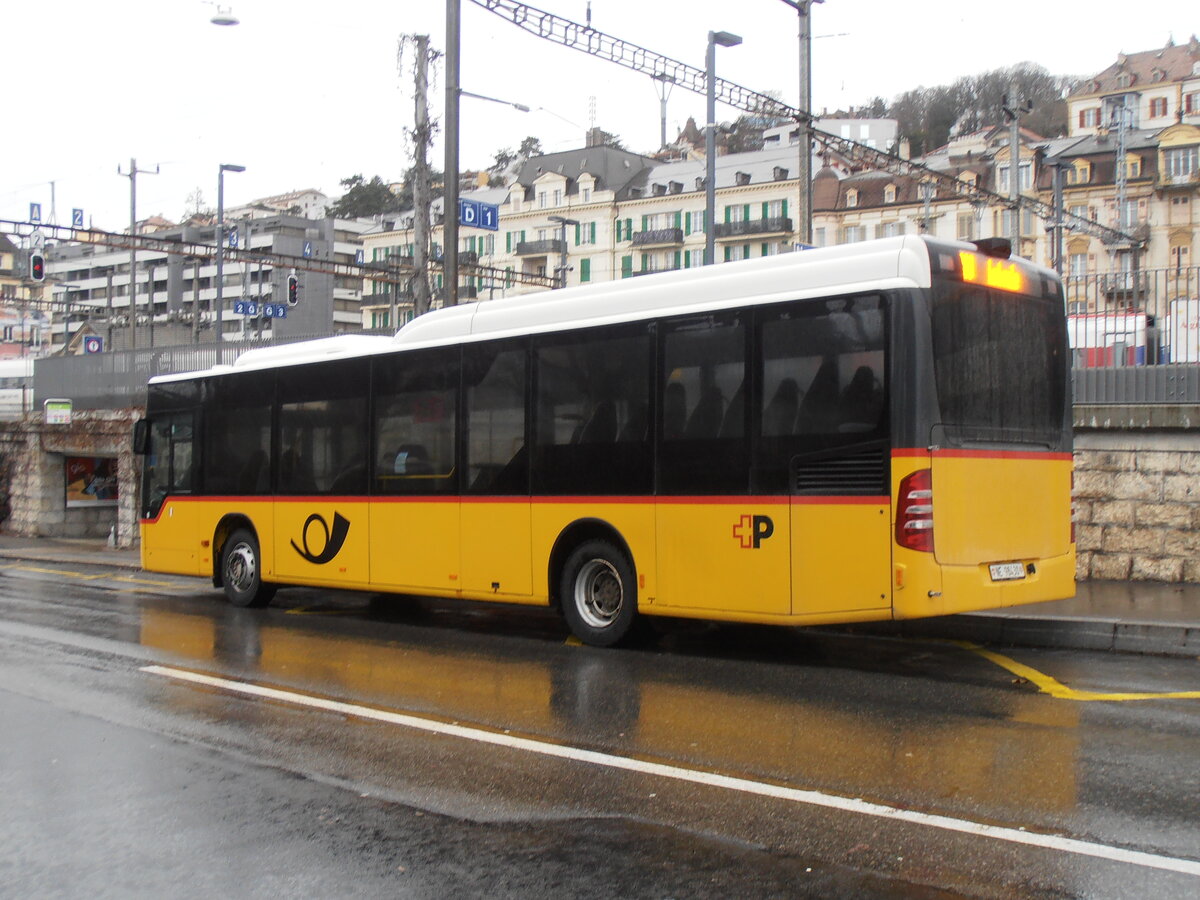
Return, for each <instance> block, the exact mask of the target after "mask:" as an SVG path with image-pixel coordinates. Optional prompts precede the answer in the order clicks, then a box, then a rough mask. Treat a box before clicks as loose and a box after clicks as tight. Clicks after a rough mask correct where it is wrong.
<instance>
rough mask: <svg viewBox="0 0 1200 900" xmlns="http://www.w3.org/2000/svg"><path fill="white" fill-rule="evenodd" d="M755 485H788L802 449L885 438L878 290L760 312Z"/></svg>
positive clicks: (829, 448)
mask: <svg viewBox="0 0 1200 900" xmlns="http://www.w3.org/2000/svg"><path fill="white" fill-rule="evenodd" d="M757 341H758V347H759V357H760V363H759V365H760V366H761V369H760V373H761V374H760V378H761V390H760V394H759V396H760V401H759V406H758V410H757V413H758V434H759V436H760V439H759V440H758V442H757V444H756V447H757V449H756V452H755V461H754V474H753V482H754V490H756V491H767V492H773V491H787V490H790V486H789V484H788V470H789V466H790V465H791V461H792V460H793V459H794V458H795V457H796V456H798V455H802V454H806V453H816V452H822V451H836V450H837V448H839V447H842V446H846V445H850V444H855V443H861V442H863V441H872V440H882V439H884V438H885V437H886V417H885V410H886V394H885V383H886V382H885V361H884V327H883V305H882V302H881V301H880V298H878V297H875V296H865V297H848V298H837V299H833V300H827V301H821V302H799V303H794V304H788V305H787V306H784V307H781V308H776V309H765V310H763V311H761V312H760V313H759V318H758V332H757Z"/></svg>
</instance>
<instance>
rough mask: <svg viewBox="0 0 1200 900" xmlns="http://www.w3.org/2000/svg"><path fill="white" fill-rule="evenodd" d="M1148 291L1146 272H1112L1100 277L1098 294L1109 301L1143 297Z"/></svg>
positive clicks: (1148, 283)
mask: <svg viewBox="0 0 1200 900" xmlns="http://www.w3.org/2000/svg"><path fill="white" fill-rule="evenodd" d="M1149 290H1150V278H1149V276H1148V274H1147V273H1146V272H1113V273H1112V274H1109V275H1101V276H1100V293H1101V294H1103V295H1104V296H1105V297H1108V298H1109V299H1110V300H1117V299H1132V298H1134V297H1145V296H1146V294H1147V293H1148V292H1149Z"/></svg>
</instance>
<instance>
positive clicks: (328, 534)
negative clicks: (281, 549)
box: [291, 512, 350, 566]
mask: <svg viewBox="0 0 1200 900" xmlns="http://www.w3.org/2000/svg"><path fill="white" fill-rule="evenodd" d="M314 524H315V525H320V526H321V527H320V531H319V532H318V534H321V533H323V535H322V537H323V540H322V543H321V544H320V545H319V548H320V549H319V551H318V552H317V553H313V548H312V547H309V545H308V537H309V532H310V530H311V529H312V527H313V525H314ZM349 533H350V520H349V519H347V518H346V517H345V516H343V515H342V514H341V513H339V512H335V513H334V514H333V527H332V528H330V527H329V524H328V523H327V522H326V521H325V519H324V517H322V516H321V515H319V514H318V513H313V514H312V515H311V516H309V517H308V518H307V519H305V520H304V528H303V529H302V530H301V532H300V543H301V544H302V545H303V546H304V549H303V550H301V549H300V548H299V547H297V546H296V542H295V541H292V542H291V543H292V549H293V550H295V551H296V552H297V553H299V554H300V555H301V556H303V557H304V558H305V559H307V560H308V561H309V562H310V563H313V564H314V565H318V566H323V565H325V563H327V562H329V561H330V560H331V559H333V558H334V557H335V556H337V555H338V553H339V552H340V551H341V549H342V545H343V544H345V543H346V535H347V534H349Z"/></svg>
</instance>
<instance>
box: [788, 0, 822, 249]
mask: <svg viewBox="0 0 1200 900" xmlns="http://www.w3.org/2000/svg"><path fill="white" fill-rule="evenodd" d="M783 2H784V3H786V4H787V5H788V6H790V7H792V9H794V10H796V13H797V15H798V17H799V20H800V118H799V119H798V121H797V124H798V125H799V127H800V172H799V178H798V180H799V182H800V227H799V228H798V229H797V230H798V231H799V233H800V234H799V237H800V240H801V241H802V242H803V243H805V244H812V217H813V211H812V118H813V117H812V15H811V13H812V5H813V3H824V2H825V0H783Z"/></svg>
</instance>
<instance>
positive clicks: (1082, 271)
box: [1067, 253, 1088, 278]
mask: <svg viewBox="0 0 1200 900" xmlns="http://www.w3.org/2000/svg"><path fill="white" fill-rule="evenodd" d="M1087 263H1088V258H1087V254H1086V253H1072V254H1071V255H1070V256H1068V257H1067V274H1068V275H1070V276H1071V277H1072V278H1082V277H1083V276H1084V275H1086V274H1087V268H1088V265H1087Z"/></svg>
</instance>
